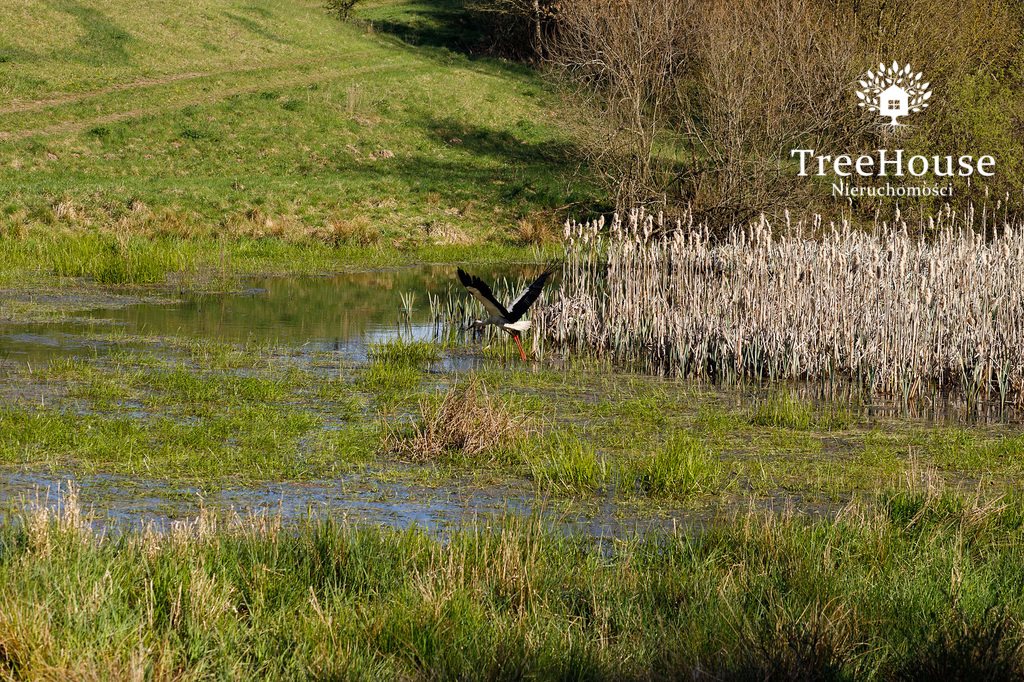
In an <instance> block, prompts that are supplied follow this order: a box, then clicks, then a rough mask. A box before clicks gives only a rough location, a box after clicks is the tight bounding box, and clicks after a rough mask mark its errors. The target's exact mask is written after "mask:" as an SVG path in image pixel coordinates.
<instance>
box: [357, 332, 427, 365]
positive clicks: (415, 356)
mask: <svg viewBox="0 0 1024 682" xmlns="http://www.w3.org/2000/svg"><path fill="white" fill-rule="evenodd" d="M367 354H368V355H369V358H370V362H371V363H379V364H387V365H409V366H412V367H419V368H424V367H426V366H427V365H429V364H430V363H432V362H437V361H438V360H440V359H441V348H440V346H438V345H437V344H435V343H427V342H424V341H405V340H403V339H393V340H390V341H385V342H384V343H378V344H373V345H371V346H370V348H369V350H368V351H367Z"/></svg>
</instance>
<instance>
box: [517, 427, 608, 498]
mask: <svg viewBox="0 0 1024 682" xmlns="http://www.w3.org/2000/svg"><path fill="white" fill-rule="evenodd" d="M526 456H527V462H528V464H529V466H530V472H531V476H532V477H533V480H534V481H536V483H537V485H538V486H539V487H540V488H542V489H544V490H550V491H552V492H557V493H561V494H566V495H576V494H579V493H587V492H593V491H595V490H598V489H600V488H603V487H604V486H605V485H606V484H607V483H608V463H607V461H605V459H604V457H601V456H600V455H598V454H597V451H596V450H595V448H594V446H593V445H592V444H591V443H589V442H588V441H586V440H583V439H582V438H580V437H579V436H578V435H576V434H575V433H554V434H551V435H548V436H546V437H542V438H538V439H537V441H536V442H535V443H534V444H533V447H532V448H528V449H527V455H526Z"/></svg>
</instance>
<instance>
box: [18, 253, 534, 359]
mask: <svg viewBox="0 0 1024 682" xmlns="http://www.w3.org/2000/svg"><path fill="white" fill-rule="evenodd" d="M455 267H456V266H454V265H427V266H418V267H406V268H389V269H381V270H372V271H366V272H349V273H341V274H336V275H331V276H326V277H273V278H258V279H252V280H249V281H247V282H246V283H245V285H244V288H243V289H242V290H241V291H240V292H238V291H236V292H231V293H215V294H183V295H182V296H181V297H180V298H179V300H177V301H174V302H170V303H166V304H160V303H153V302H146V303H140V304H138V305H130V306H126V307H121V308H98V309H95V310H89V311H86V312H83V313H80V314H78V315H77V316H76V317H75V319H73V320H71V321H69V322H60V323H50V324H31V325H3V324H0V358H7V359H10V360H16V361H17V360H20V361H28V362H33V363H38V362H43V361H46V360H48V359H50V358H52V357H54V356H58V355H69V354H70V355H76V354H81V353H82V352H91V353H102V352H104V350H105V349H106V348H107V344H105V343H104V342H102V341H97V340H95V338H93V337H95V336H97V335H103V334H106V333H109V332H110V331H111V330H112V329H120V330H123V331H124V332H126V333H128V334H132V335H144V336H155V337H163V336H174V337H185V338H194V339H202V338H210V339H216V340H217V341H221V342H228V343H246V342H255V343H260V344H272V345H281V346H291V347H296V348H304V349H308V350H312V351H337V352H340V353H342V354H343V355H345V356H346V357H350V358H352V359H355V360H363V359H365V357H366V347H367V344H370V343H375V342H380V341H386V340H388V339H392V338H395V337H396V336H402V337H403V338H406V339H415V340H424V341H425V340H432V339H434V338H435V337H436V336H437V334H438V332H439V330H438V328H437V326H436V325H435V324H434V320H433V317H432V315H431V311H430V303H429V297H430V296H431V295H434V296H441V297H442V298H447V297H448V295H449V293H450V292H451V293H454V294H455V295H457V296H459V297H463V298H465V296H466V294H465V292H464V291H463V290H462V289H461V287H459V285H458V284H457V282H456V281H455ZM536 269H537V266H513V267H507V266H506V267H493V266H492V267H487V266H476V267H475V268H474V271H476V272H479V273H480V275H481V276H483V277H485V278H489V279H491V280H492V281H497V280H501V279H508V280H513V281H519V280H523V279H525V277H526V276H528V275H530V274H532V273H533V272H534V271H535V270H536ZM410 303H411V305H409V304H410Z"/></svg>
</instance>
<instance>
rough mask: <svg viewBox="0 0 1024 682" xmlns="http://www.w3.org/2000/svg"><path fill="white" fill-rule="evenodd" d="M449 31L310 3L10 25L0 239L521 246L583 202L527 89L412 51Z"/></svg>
mask: <svg viewBox="0 0 1024 682" xmlns="http://www.w3.org/2000/svg"><path fill="white" fill-rule="evenodd" d="M451 11H452V7H451V6H444V5H443V4H442V6H441V7H433V6H432V5H431V4H427V3H419V4H406V3H403V2H400V1H399V0H389V1H387V2H377V3H375V4H372V5H371V6H370V7H369V9H368V10H367V15H366V17H364V18H363V20H362V21H359V22H356V23H354V24H350V25H346V24H342V23H341V22H339V21H337V20H335V19H333V18H332V17H330V16H329V15H328V14H327V13H326V12H325V10H324V9H323V8H322V5H321V3H319V2H316V1H314V0H285V1H283V2H276V1H275V2H271V1H270V0H188V1H186V2H166V1H163V2H155V3H142V2H128V3H125V2H117V1H116V0H80V1H74V0H54V1H52V2H37V1H32V2H26V3H17V4H14V6H13V7H6V8H5V9H4V13H5V21H4V22H2V23H0V65H2V67H3V68H2V69H0V197H2V198H0V231H2V232H3V234H5V235H6V238H7V239H11V238H12V236H11V235H18V236H22V237H23V236H24V235H25V234H26V233H28V234H35V235H38V234H39V233H40V228H45V229H46V231H47V232H48V233H54V232H57V233H69V232H70V233H75V232H79V231H97V230H100V231H110V232H113V233H116V234H118V235H121V236H122V237H123V236H125V235H135V234H145V235H157V234H160V235H172V236H186V237H190V238H195V237H209V236H214V235H224V234H230V235H235V236H239V237H242V236H246V237H263V236H276V237H282V238H285V239H288V240H291V241H299V242H304V241H317V242H326V243H328V244H336V243H348V244H357V245H368V244H371V245H372V244H385V245H394V244H397V245H411V244H416V245H422V244H467V243H475V242H479V241H517V240H523V239H524V238H525V240H534V239H536V238H537V235H536V232H537V230H536V228H535V226H536V225H537V224H541V223H548V224H550V223H552V222H553V221H554V220H556V219H557V214H558V211H559V209H561V210H562V211H564V210H565V207H566V206H569V205H578V204H577V202H581V203H589V202H592V201H593V199H594V195H593V193H592V191H591V190H590V189H588V188H587V187H586V186H582V185H581V183H580V182H579V181H577V180H575V179H574V177H573V176H574V171H575V170H576V168H577V163H576V156H577V155H576V151H575V148H574V145H573V142H572V140H571V139H570V138H569V137H568V136H567V135H566V134H565V133H564V132H563V131H562V129H561V127H560V124H559V119H560V117H561V116H563V113H562V112H561V111H560V110H559V107H558V100H557V97H556V96H555V95H553V94H552V93H551V92H549V91H548V90H547V89H546V88H545V86H544V84H543V83H542V82H541V81H540V80H539V78H538V77H537V76H536V75H535V74H533V73H532V72H530V71H529V70H526V69H523V68H521V67H517V66H514V65H508V64H504V63H501V62H497V61H491V60H476V59H470V58H468V57H466V56H464V55H462V54H459V53H457V52H452V51H449V50H447V49H444V48H443V47H440V48H439V47H438V45H439V44H440V43H441V42H443V40H441V38H443V36H444V34H443V32H437V33H432V34H430V36H431V37H432V38H433V39H434V40H427V41H420V40H415V38H416V37H417V36H420V37H422V35H423V29H424V27H428V28H429V27H430V26H431V25H432V24H431V22H432V21H440V20H444V19H445V18H446V17H448V16H450V12H451ZM446 12H447V13H448V14H446ZM432 13H434V14H436V16H434V15H433V14H432ZM367 17H368V18H369V19H371V20H372V19H377V21H376V24H374V23H372V22H370V21H367ZM374 25H376V26H379V27H383V29H384V30H382V29H380V28H377V29H375V28H374ZM402 27H405V28H406V29H408V30H407V31H405V33H403V31H402V30H400V29H402ZM399 33H402V34H403V38H405V39H406V40H410V41H412V42H416V43H419V44H417V45H412V44H410V43H408V42H404V41H403V40H402V39H399V37H397V34H399ZM521 232H523V233H525V234H520V233H521Z"/></svg>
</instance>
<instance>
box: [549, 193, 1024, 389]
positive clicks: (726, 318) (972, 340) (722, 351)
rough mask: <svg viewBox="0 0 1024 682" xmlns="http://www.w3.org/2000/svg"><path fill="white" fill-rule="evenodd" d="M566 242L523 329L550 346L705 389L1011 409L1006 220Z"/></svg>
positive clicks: (1014, 368) (617, 221)
mask: <svg viewBox="0 0 1024 682" xmlns="http://www.w3.org/2000/svg"><path fill="white" fill-rule="evenodd" d="M983 216H984V217H983ZM565 234H566V245H565V264H564V267H563V269H562V284H561V288H560V289H559V290H558V291H557V292H556V293H555V294H554V295H553V296H552V297H551V298H550V299H549V301H550V302H549V303H547V304H546V305H544V306H542V307H541V308H540V309H539V310H540V311H541V312H540V314H538V315H537V316H535V317H536V320H537V325H538V332H539V333H540V332H542V333H543V334H544V336H545V337H546V339H547V340H548V341H549V342H553V344H554V345H555V347H557V348H562V349H566V350H569V351H571V352H579V353H583V354H594V355H597V356H599V357H610V358H612V359H613V360H615V361H617V362H619V363H622V364H625V365H629V366H633V367H639V368H641V369H645V370H649V371H654V372H659V373H665V374H673V375H678V376H686V377H696V378H701V379H708V380H713V381H724V382H744V381H749V382H753V383H759V382H763V381H774V380H787V379H796V380H813V381H818V382H822V383H823V384H825V385H832V386H834V385H837V384H839V383H841V382H852V384H853V385H855V386H857V387H860V388H861V389H863V390H864V392H865V393H867V394H868V395H882V396H887V397H891V398H896V399H900V400H903V401H910V400H912V399H915V398H918V397H922V396H927V395H931V393H933V392H941V391H955V392H957V393H958V394H959V395H960V396H961V397H963V398H966V399H967V400H968V401H972V402H975V403H978V402H981V401H992V402H995V401H998V402H1000V403H1003V404H1013V403H1016V404H1024V268H1022V267H1021V263H1022V262H1024V224H1022V223H1020V222H1011V221H1010V220H1009V219H1005V220H1002V221H993V220H992V218H991V214H988V213H979V214H977V215H976V214H975V213H974V212H973V211H968V212H966V213H963V214H959V213H955V212H953V211H951V210H944V211H942V212H940V213H939V214H938V215H936V216H934V217H932V218H928V219H927V220H924V221H923V222H921V223H919V224H913V225H912V224H909V223H908V222H906V221H904V220H903V219H902V218H901V217H900V216H898V215H897V218H896V220H895V221H894V222H893V223H892V224H889V223H879V224H876V225H873V226H871V228H870V229H867V230H860V229H855V228H854V226H852V225H851V224H850V222H849V221H845V220H844V221H842V222H839V223H826V222H823V221H822V220H821V219H820V218H815V219H814V220H813V221H812V222H810V223H803V222H792V221H789V220H787V221H786V223H785V224H784V225H780V226H774V225H772V224H770V223H769V222H768V221H767V220H766V219H764V218H762V219H761V220H759V221H754V222H752V223H750V224H749V225H747V226H746V227H744V228H738V229H736V230H734V231H732V232H730V233H729V234H728V235H727V236H725V237H722V238H718V237H716V236H715V235H713V234H712V232H711V230H710V228H709V227H708V226H707V225H706V224H697V223H696V222H695V221H694V219H693V218H692V216H691V217H689V218H687V219H685V220H680V221H676V222H674V223H672V224H669V223H667V222H666V221H664V220H663V219H662V218H661V217H660V216H659V217H655V216H651V215H648V214H646V213H644V212H642V211H636V212H632V213H631V214H629V216H628V217H626V218H620V217H619V216H616V217H615V218H614V220H612V222H611V224H610V225H606V224H605V221H604V220H603V219H601V220H597V221H593V222H589V223H585V224H580V223H576V222H572V221H570V222H569V223H567V224H566V230H565ZM808 235H810V236H808Z"/></svg>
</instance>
